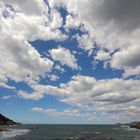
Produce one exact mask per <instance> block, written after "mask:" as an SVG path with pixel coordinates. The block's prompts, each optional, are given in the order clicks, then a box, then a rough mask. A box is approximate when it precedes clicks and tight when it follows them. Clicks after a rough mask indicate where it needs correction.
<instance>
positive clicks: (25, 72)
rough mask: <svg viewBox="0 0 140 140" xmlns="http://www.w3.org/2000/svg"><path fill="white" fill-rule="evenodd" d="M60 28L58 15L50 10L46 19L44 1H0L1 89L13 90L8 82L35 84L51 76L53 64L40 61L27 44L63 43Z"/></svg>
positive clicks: (34, 51) (49, 61)
mask: <svg viewBox="0 0 140 140" xmlns="http://www.w3.org/2000/svg"><path fill="white" fill-rule="evenodd" d="M31 7H32V8H31ZM61 25H62V18H61V16H60V13H59V12H58V11H57V10H51V12H50V15H49V14H48V6H47V4H46V3H45V2H44V1H43V0H33V1H28V0H25V1H24V2H23V1H22V2H19V1H18V0H15V1H13V2H11V1H10V0H5V1H0V36H1V38H0V42H1V46H0V52H1V55H0V59H1V64H0V71H1V73H0V76H1V77H3V78H1V79H2V80H1V83H0V85H1V86H3V87H6V88H13V87H10V86H8V85H7V84H6V82H7V79H8V78H10V79H12V80H15V81H16V82H18V81H27V80H28V79H30V80H33V79H34V80H35V79H37V78H38V77H39V76H42V75H45V74H46V73H47V72H50V71H51V69H52V66H53V62H52V61H51V60H49V59H48V58H45V57H44V58H43V57H42V56H41V55H40V54H39V52H38V51H37V50H36V49H34V48H33V47H32V46H31V45H30V44H29V41H34V40H38V39H41V40H49V39H56V40H62V39H64V38H65V35H63V34H62V33H61V31H60V30H59V29H58V28H60V27H61Z"/></svg>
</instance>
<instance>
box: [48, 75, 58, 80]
mask: <svg viewBox="0 0 140 140" xmlns="http://www.w3.org/2000/svg"><path fill="white" fill-rule="evenodd" d="M48 77H49V78H50V80H51V81H56V80H58V79H59V77H58V76H57V75H55V74H51V75H48Z"/></svg>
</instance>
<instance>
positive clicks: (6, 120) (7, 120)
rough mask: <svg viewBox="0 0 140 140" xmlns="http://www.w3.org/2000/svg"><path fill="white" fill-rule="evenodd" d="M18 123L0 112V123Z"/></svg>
mask: <svg viewBox="0 0 140 140" xmlns="http://www.w3.org/2000/svg"><path fill="white" fill-rule="evenodd" d="M19 124H20V123H17V122H15V121H13V120H10V119H9V118H6V117H5V116H3V115H2V114H0V125H19Z"/></svg>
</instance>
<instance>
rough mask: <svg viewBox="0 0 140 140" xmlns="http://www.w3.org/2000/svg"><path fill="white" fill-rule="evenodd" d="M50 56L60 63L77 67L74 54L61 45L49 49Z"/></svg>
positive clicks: (73, 67)
mask: <svg viewBox="0 0 140 140" xmlns="http://www.w3.org/2000/svg"><path fill="white" fill-rule="evenodd" d="M49 53H50V55H51V57H52V58H53V60H55V61H60V63H61V64H62V65H65V64H66V65H67V66H69V67H71V68H72V69H77V68H78V65H77V63H76V61H77V60H76V58H75V56H74V55H73V54H72V53H71V52H70V51H69V50H68V49H65V48H63V47H59V48H57V49H52V50H50V51H49Z"/></svg>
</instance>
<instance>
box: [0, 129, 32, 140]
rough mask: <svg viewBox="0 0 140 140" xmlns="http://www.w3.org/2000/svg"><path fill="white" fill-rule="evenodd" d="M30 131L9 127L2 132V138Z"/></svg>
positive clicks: (0, 135)
mask: <svg viewBox="0 0 140 140" xmlns="http://www.w3.org/2000/svg"><path fill="white" fill-rule="evenodd" d="M29 131H30V130H29V129H7V130H5V131H1V132H0V140H3V139H5V138H12V137H16V136H20V135H25V134H27V133H29Z"/></svg>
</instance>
